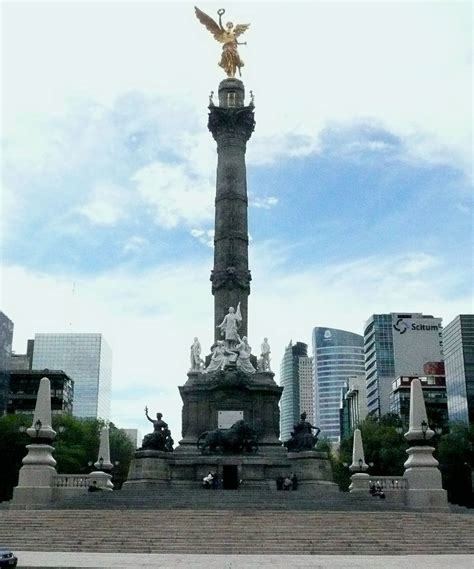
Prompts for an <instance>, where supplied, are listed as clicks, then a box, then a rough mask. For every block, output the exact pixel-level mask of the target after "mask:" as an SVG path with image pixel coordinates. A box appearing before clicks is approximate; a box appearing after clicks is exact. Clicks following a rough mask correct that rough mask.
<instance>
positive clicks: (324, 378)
mask: <svg viewBox="0 0 474 569" xmlns="http://www.w3.org/2000/svg"><path fill="white" fill-rule="evenodd" d="M363 345H364V341H363V338H362V336H360V335H359V334H354V333H353V332H347V331H345V330H338V329H337V328H323V327H316V328H314V329H313V363H314V391H315V406H314V407H315V422H316V426H317V427H319V428H320V429H321V436H324V437H327V438H329V439H330V440H331V442H339V440H340V436H341V423H340V404H341V389H342V388H343V387H344V385H345V384H346V382H347V380H348V379H349V377H351V376H354V375H361V374H363V373H364V348H363Z"/></svg>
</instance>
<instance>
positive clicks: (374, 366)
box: [364, 314, 395, 415]
mask: <svg viewBox="0 0 474 569" xmlns="http://www.w3.org/2000/svg"><path fill="white" fill-rule="evenodd" d="M364 352H365V379H366V382H367V409H368V412H369V414H372V415H373V414H380V415H384V414H385V413H388V412H389V405H390V393H391V389H392V381H393V380H394V379H395V358H394V355H393V335H392V315H391V314H374V315H373V316H371V318H370V319H369V320H368V322H367V323H366V325H365V329H364ZM384 402H385V403H386V407H384V406H383V403H384ZM382 407H383V408H382Z"/></svg>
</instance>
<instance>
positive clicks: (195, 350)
mask: <svg viewBox="0 0 474 569" xmlns="http://www.w3.org/2000/svg"><path fill="white" fill-rule="evenodd" d="M203 364H204V360H203V359H202V358H201V343H200V342H199V340H198V338H194V342H193V344H192V346H191V368H190V369H189V371H201V369H202V366H203Z"/></svg>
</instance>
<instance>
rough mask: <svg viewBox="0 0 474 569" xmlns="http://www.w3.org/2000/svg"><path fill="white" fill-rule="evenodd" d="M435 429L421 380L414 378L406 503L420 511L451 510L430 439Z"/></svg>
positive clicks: (411, 390) (411, 389) (406, 467)
mask: <svg viewBox="0 0 474 569" xmlns="http://www.w3.org/2000/svg"><path fill="white" fill-rule="evenodd" d="M433 435H434V431H432V430H431V429H430V428H429V425H428V418H427V415H426V407H425V400H424V398H423V390H422V387H421V383H420V380H419V379H418V378H415V379H414V380H413V381H412V382H411V386H410V427H409V429H408V432H407V433H405V438H406V439H407V441H409V442H410V443H411V445H412V446H410V448H409V449H408V450H407V454H408V460H407V461H406V462H405V464H404V466H405V474H404V475H403V477H404V478H405V479H406V480H407V483H408V490H407V506H408V507H409V508H414V509H420V510H448V500H447V493H446V490H443V487H442V484H441V472H440V471H439V468H438V464H439V463H438V461H437V460H436V459H435V458H434V456H433V452H434V450H435V449H434V447H432V446H430V444H429V440H430V439H431V438H432V437H433Z"/></svg>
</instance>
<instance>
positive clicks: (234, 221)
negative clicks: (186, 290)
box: [208, 78, 255, 340]
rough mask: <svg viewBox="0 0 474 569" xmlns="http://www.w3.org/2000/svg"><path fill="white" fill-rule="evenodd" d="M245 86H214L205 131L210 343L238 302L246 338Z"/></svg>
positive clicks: (249, 113) (250, 117) (248, 128)
mask: <svg viewBox="0 0 474 569" xmlns="http://www.w3.org/2000/svg"><path fill="white" fill-rule="evenodd" d="M244 97H245V91H244V85H243V83H242V81H240V80H239V79H231V78H228V79H224V80H223V81H221V83H220V85H219V105H214V104H212V103H211V104H210V106H209V111H210V112H209V122H208V128H209V130H210V131H211V133H212V136H213V137H214V139H215V141H216V142H217V156H218V158H217V181H216V202H215V205H216V217H215V236H214V268H213V270H212V272H211V281H212V294H213V295H214V337H215V340H218V339H220V332H219V330H217V328H216V326H217V325H218V324H220V323H221V322H222V320H223V318H224V316H225V315H226V314H227V311H228V309H229V307H230V306H233V307H234V308H235V309H236V308H237V305H238V303H239V302H240V308H241V313H242V323H241V327H240V330H239V333H240V336H241V337H242V336H246V335H247V314H248V311H247V299H248V295H249V294H250V280H251V276H250V271H249V267H248V227H247V179H246V168H245V150H246V145H247V141H248V140H249V138H250V136H251V135H252V132H253V130H254V128H255V120H254V106H253V103H251V104H250V105H248V106H244Z"/></svg>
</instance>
